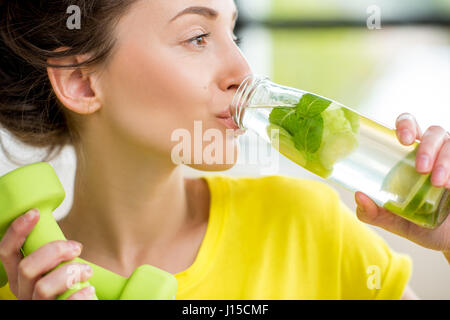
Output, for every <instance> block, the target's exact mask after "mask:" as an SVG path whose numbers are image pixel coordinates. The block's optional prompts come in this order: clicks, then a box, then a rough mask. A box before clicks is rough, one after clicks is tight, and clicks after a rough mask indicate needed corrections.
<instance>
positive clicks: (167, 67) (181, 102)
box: [103, 45, 217, 151]
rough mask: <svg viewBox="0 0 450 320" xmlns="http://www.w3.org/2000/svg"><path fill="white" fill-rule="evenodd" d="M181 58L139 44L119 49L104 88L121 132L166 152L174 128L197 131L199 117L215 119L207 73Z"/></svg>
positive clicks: (107, 112) (109, 111)
mask: <svg viewBox="0 0 450 320" xmlns="http://www.w3.org/2000/svg"><path fill="white" fill-rule="evenodd" d="M179 60H180V59H175V57H171V56H170V53H169V52H161V51H159V52H158V51H155V50H145V48H142V47H140V46H137V47H133V46H132V45H128V46H127V47H126V50H122V51H118V52H116V55H115V57H114V59H113V60H112V61H111V63H110V66H109V67H108V70H107V72H106V73H105V86H104V88H103V89H104V90H105V92H106V94H105V97H106V99H105V115H106V117H107V119H108V121H109V122H110V124H111V125H112V126H113V127H114V128H115V129H116V130H120V131H121V133H122V134H125V135H127V136H128V137H129V138H131V139H133V140H136V139H138V140H140V142H141V143H144V144H146V145H151V146H153V147H157V148H159V149H164V150H166V151H167V150H168V149H170V148H171V146H172V145H173V144H171V143H170V137H171V134H172V132H173V131H174V130H175V129H179V128H185V129H187V130H189V131H191V132H193V124H194V120H206V119H210V118H211V114H210V112H209V107H208V106H209V105H210V102H211V101H210V99H211V98H210V94H209V92H208V85H207V79H208V77H207V76H206V75H201V74H200V73H199V72H195V70H190V69H189V67H187V66H183V65H179V64H180V62H177V61H179ZM216 126H217V124H216Z"/></svg>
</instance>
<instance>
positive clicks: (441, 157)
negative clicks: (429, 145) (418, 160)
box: [431, 137, 450, 189]
mask: <svg viewBox="0 0 450 320" xmlns="http://www.w3.org/2000/svg"><path fill="white" fill-rule="evenodd" d="M431 184H432V185H434V186H435V187H446V188H447V189H450V138H448V137H447V139H446V141H445V142H444V144H443V145H442V147H441V150H440V151H439V153H438V155H437V159H436V163H435V165H434V168H433V171H432V174H431Z"/></svg>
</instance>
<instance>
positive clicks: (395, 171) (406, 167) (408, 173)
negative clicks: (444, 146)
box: [381, 150, 421, 203]
mask: <svg viewBox="0 0 450 320" xmlns="http://www.w3.org/2000/svg"><path fill="white" fill-rule="evenodd" d="M415 161H416V150H413V151H412V152H410V153H408V154H407V155H406V157H405V158H403V159H402V160H401V161H399V162H398V163H397V164H396V165H395V166H394V167H393V168H392V169H391V170H390V171H389V173H388V175H387V176H386V178H385V179H384V181H383V185H382V186H381V188H382V190H385V191H387V192H390V193H392V194H395V195H397V196H398V198H399V200H397V202H401V203H404V202H405V199H406V198H407V197H408V195H409V194H410V193H411V186H413V185H414V184H416V182H417V179H419V177H420V176H421V175H420V173H418V172H417V171H416V162H415Z"/></svg>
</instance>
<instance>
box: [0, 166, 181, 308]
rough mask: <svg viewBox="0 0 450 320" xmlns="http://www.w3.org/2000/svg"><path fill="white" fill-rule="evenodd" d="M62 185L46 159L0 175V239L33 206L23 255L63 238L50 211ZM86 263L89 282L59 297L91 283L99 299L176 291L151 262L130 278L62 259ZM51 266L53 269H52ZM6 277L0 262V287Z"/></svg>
mask: <svg viewBox="0 0 450 320" xmlns="http://www.w3.org/2000/svg"><path fill="white" fill-rule="evenodd" d="M64 198H65V192H64V188H63V186H62V185H61V182H60V181H59V179H58V177H57V175H56V172H55V171H54V170H53V168H52V166H51V165H50V164H48V163H47V162H37V163H33V164H30V165H27V166H24V167H21V168H18V169H16V170H13V171H11V172H9V173H7V174H5V175H4V176H2V177H0V239H1V238H3V235H4V234H5V232H6V230H7V229H8V227H9V225H10V224H11V223H12V222H13V221H14V220H15V219H16V218H17V217H19V216H20V215H22V214H24V213H25V212H27V211H28V210H30V209H32V208H37V209H39V211H40V218H39V221H38V222H37V224H36V225H35V226H34V228H33V230H32V231H31V232H30V234H29V235H28V237H27V238H26V240H25V242H24V245H23V247H22V248H21V251H22V253H23V255H24V256H27V255H29V254H30V253H32V252H33V251H35V250H37V249H38V248H39V247H41V246H43V245H44V244H46V243H49V242H51V241H55V240H66V238H65V237H64V234H63V233H62V231H61V229H60V228H59V226H58V224H57V223H56V220H55V218H54V217H53V214H52V212H53V211H54V210H55V209H56V208H57V207H58V206H59V205H60V204H61V203H62V202H63V200H64ZM69 262H79V263H83V264H88V265H90V266H91V267H92V269H93V275H92V276H91V277H90V278H89V281H85V282H80V283H77V284H76V285H74V286H72V287H71V288H69V289H68V290H67V291H66V292H64V293H63V294H61V295H60V296H58V299H59V300H64V299H66V298H67V297H69V296H70V295H71V294H72V293H74V292H76V291H79V290H80V289H82V288H84V287H86V286H89V285H92V286H93V287H95V291H96V298H97V299H100V300H173V299H175V295H176V292H177V287H178V283H177V280H176V278H175V277H174V276H173V275H172V274H171V273H168V272H166V271H163V270H161V269H158V268H156V267H153V266H150V265H142V266H140V267H138V268H136V269H135V270H134V271H133V273H132V274H131V276H130V277H129V278H126V277H123V276H120V275H118V274H116V273H114V272H111V271H109V270H106V269H104V268H102V267H99V266H97V265H95V264H93V263H90V262H88V261H86V260H83V259H81V258H75V259H73V260H72V261H65V262H63V263H61V264H60V265H58V266H57V267H56V268H59V267H61V266H62V265H64V264H66V263H69ZM56 268H54V269H53V270H55V269H56ZM7 281H8V279H7V276H6V273H5V270H4V268H3V265H2V264H1V262H0V287H3V286H4V285H6V283H7Z"/></svg>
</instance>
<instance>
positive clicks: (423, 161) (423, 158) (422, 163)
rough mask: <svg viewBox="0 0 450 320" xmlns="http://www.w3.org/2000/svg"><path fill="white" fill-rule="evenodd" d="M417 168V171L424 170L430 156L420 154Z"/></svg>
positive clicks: (426, 167)
mask: <svg viewBox="0 0 450 320" xmlns="http://www.w3.org/2000/svg"><path fill="white" fill-rule="evenodd" d="M417 161H418V164H417V169H418V170H419V171H426V170H427V169H428V164H429V162H430V157H429V156H427V155H426V154H421V155H420V156H419V157H418V159H417Z"/></svg>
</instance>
